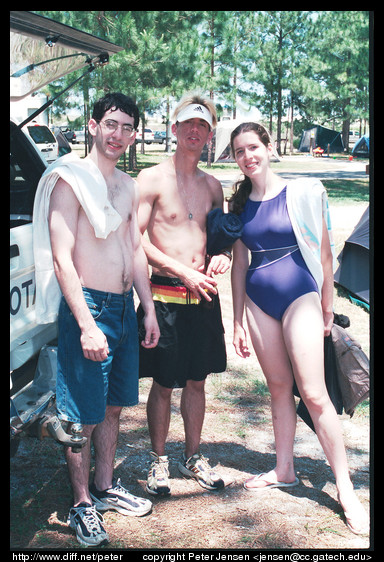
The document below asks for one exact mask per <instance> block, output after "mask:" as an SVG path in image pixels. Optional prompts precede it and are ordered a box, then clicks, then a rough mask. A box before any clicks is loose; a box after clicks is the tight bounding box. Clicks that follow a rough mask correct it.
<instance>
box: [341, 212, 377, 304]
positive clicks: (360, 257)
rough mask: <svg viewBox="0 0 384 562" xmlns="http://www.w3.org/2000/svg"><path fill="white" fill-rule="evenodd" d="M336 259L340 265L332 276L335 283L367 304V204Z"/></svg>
mask: <svg viewBox="0 0 384 562" xmlns="http://www.w3.org/2000/svg"><path fill="white" fill-rule="evenodd" d="M337 259H338V261H339V262H340V265H339V267H338V269H337V271H336V273H335V276H334V280H335V283H336V284H337V285H341V286H342V287H344V288H345V289H346V290H347V291H348V292H349V293H350V294H351V295H352V296H355V297H357V298H358V299H359V300H361V301H362V302H365V303H367V304H369V206H368V207H367V208H366V210H365V211H364V213H363V215H362V217H361V218H360V220H359V222H358V223H357V225H356V226H355V228H354V230H353V232H352V234H351V235H350V236H349V238H348V239H347V240H346V241H345V244H344V248H343V250H342V252H341V253H340V254H339V255H338V257H337Z"/></svg>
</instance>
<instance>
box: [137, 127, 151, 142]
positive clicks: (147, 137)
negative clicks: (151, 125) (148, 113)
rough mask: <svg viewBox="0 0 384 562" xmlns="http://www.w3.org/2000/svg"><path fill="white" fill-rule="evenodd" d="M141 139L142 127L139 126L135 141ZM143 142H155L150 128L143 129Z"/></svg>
mask: <svg viewBox="0 0 384 562" xmlns="http://www.w3.org/2000/svg"><path fill="white" fill-rule="evenodd" d="M142 139H143V133H142V129H141V128H140V129H139V130H138V131H137V133H136V143H138V142H141V141H142ZM144 142H145V144H152V143H153V142H155V133H154V132H153V131H152V129H147V128H145V129H144Z"/></svg>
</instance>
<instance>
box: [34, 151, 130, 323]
mask: <svg viewBox="0 0 384 562" xmlns="http://www.w3.org/2000/svg"><path fill="white" fill-rule="evenodd" d="M59 178H62V179H63V180H64V181H66V182H67V183H68V184H69V185H70V186H71V187H72V189H73V192H74V193H75V195H76V197H77V199H78V200H79V203H80V205H81V206H82V208H83V209H84V211H85V213H86V215H87V217H88V220H89V222H90V223H91V225H92V227H93V229H94V231H95V236H96V237H97V238H107V236H108V235H109V234H110V233H111V232H113V231H115V230H117V228H118V227H119V226H120V224H121V220H122V219H121V216H120V215H119V213H118V212H117V211H116V209H114V208H113V206H112V205H111V203H110V201H109V200H108V189H107V184H106V183H105V180H104V177H103V175H102V173H101V172H100V170H99V169H98V167H97V166H96V164H94V162H93V161H92V160H91V159H89V158H87V159H84V160H83V159H80V158H79V157H78V156H76V155H74V154H72V153H69V154H66V155H65V156H63V157H61V158H59V159H58V160H56V161H55V162H54V163H53V164H51V165H50V166H49V167H48V168H47V170H46V171H45V172H44V174H43V175H42V177H41V179H40V182H39V185H38V187H37V190H36V196H35V202H34V209H33V252H34V258H35V271H36V273H35V278H36V301H35V310H36V322H37V323H39V324H47V323H49V322H54V321H55V319H56V317H57V313H58V310H59V304H60V299H61V290H60V286H59V284H58V282H57V279H56V275H55V272H54V268H53V260H52V249H51V241H50V236H49V227H48V213H49V202H50V196H51V193H52V191H53V188H54V187H55V185H56V182H57V180H58V179H59Z"/></svg>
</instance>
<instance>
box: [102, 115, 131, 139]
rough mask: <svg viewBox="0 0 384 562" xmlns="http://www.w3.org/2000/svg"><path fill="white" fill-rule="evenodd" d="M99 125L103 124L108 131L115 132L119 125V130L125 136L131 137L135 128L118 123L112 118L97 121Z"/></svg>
mask: <svg viewBox="0 0 384 562" xmlns="http://www.w3.org/2000/svg"><path fill="white" fill-rule="evenodd" d="M97 123H99V124H100V125H103V127H105V129H106V130H107V131H108V132H110V133H115V132H116V131H117V129H118V128H119V127H120V128H121V132H122V134H123V135H124V136H125V137H131V136H132V135H133V134H134V133H135V132H136V129H135V128H134V127H132V125H119V124H118V123H117V122H116V121H114V120H113V119H106V120H105V121H97Z"/></svg>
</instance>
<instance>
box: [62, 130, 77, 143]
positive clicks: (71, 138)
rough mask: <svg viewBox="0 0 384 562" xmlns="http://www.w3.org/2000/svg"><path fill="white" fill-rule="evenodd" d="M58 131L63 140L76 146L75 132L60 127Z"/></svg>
mask: <svg viewBox="0 0 384 562" xmlns="http://www.w3.org/2000/svg"><path fill="white" fill-rule="evenodd" d="M60 130H61V132H62V133H63V135H64V136H65V138H66V139H67V141H68V142H71V143H72V144H76V142H77V140H76V133H75V131H72V130H71V129H69V128H68V127H60Z"/></svg>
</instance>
